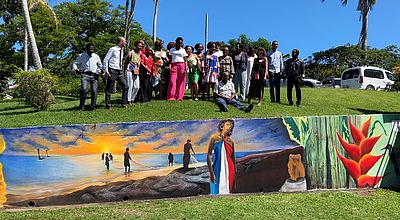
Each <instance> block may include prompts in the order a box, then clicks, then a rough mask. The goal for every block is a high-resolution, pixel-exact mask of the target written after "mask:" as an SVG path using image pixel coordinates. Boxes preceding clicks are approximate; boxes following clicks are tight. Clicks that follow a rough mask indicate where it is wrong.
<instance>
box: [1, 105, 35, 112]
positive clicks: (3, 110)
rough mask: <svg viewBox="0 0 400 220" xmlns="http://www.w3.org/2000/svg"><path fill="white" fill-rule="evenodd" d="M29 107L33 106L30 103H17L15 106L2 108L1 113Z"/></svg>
mask: <svg viewBox="0 0 400 220" xmlns="http://www.w3.org/2000/svg"><path fill="white" fill-rule="evenodd" d="M27 108H32V107H31V106H28V105H24V104H23V105H19V104H18V105H17V106H13V107H5V108H0V113H2V112H6V111H13V110H21V109H27Z"/></svg>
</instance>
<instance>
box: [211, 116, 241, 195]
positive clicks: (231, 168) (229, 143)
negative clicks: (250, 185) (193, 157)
mask: <svg viewBox="0 0 400 220" xmlns="http://www.w3.org/2000/svg"><path fill="white" fill-rule="evenodd" d="M234 126H235V123H234V121H233V120H231V119H228V120H222V121H220V122H219V124H218V132H217V133H216V134H213V135H211V138H210V142H209V144H208V155H207V165H208V170H209V172H210V193H211V194H214V195H216V194H229V193H231V192H232V189H233V186H234V182H235V171H236V158H235V144H234V142H233V140H232V139H231V135H232V132H233V127H234Z"/></svg>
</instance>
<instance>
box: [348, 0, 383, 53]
mask: <svg viewBox="0 0 400 220" xmlns="http://www.w3.org/2000/svg"><path fill="white" fill-rule="evenodd" d="M341 1H342V4H343V5H347V2H348V1H349V0H341ZM375 4H376V0H358V5H357V11H359V12H360V20H361V21H362V28H361V33H360V38H359V40H358V45H357V46H358V47H360V48H361V49H363V50H367V47H368V44H367V36H368V15H369V12H370V11H371V10H372V7H373V6H374V5H375Z"/></svg>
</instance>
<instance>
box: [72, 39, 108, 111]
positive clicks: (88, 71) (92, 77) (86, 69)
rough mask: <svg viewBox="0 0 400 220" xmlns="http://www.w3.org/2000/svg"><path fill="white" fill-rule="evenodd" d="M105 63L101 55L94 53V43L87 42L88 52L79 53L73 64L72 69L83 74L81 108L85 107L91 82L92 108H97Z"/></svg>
mask: <svg viewBox="0 0 400 220" xmlns="http://www.w3.org/2000/svg"><path fill="white" fill-rule="evenodd" d="M102 68H103V65H102V64H101V60H100V57H99V55H97V54H95V53H94V45H93V44H92V43H88V44H86V52H84V53H82V54H79V56H78V58H77V59H76V61H75V62H74V63H73V64H72V70H73V71H74V72H75V73H77V74H81V95H80V102H79V109H80V110H81V111H83V110H84V109H85V100H86V94H87V87H88V84H89V83H90V98H91V109H92V110H93V111H94V110H96V101H97V90H98V88H99V72H100V71H102Z"/></svg>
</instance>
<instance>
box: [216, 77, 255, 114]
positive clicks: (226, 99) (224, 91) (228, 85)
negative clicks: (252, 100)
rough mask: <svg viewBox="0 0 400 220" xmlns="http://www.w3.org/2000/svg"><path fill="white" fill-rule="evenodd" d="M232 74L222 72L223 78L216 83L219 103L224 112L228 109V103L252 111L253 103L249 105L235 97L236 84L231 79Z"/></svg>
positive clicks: (245, 110)
mask: <svg viewBox="0 0 400 220" xmlns="http://www.w3.org/2000/svg"><path fill="white" fill-rule="evenodd" d="M229 78H230V74H229V73H228V72H224V73H222V80H221V81H219V82H218V83H217V84H215V88H214V93H215V94H216V96H217V105H218V107H219V110H221V111H222V112H227V111H228V106H227V105H228V104H231V105H233V106H235V107H236V108H238V109H240V110H243V111H244V112H246V113H247V112H251V110H253V104H250V105H248V106H247V107H246V106H244V105H243V104H242V103H240V102H239V101H238V100H236V99H235V96H236V93H235V85H234V84H233V82H232V81H230V80H229Z"/></svg>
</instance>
